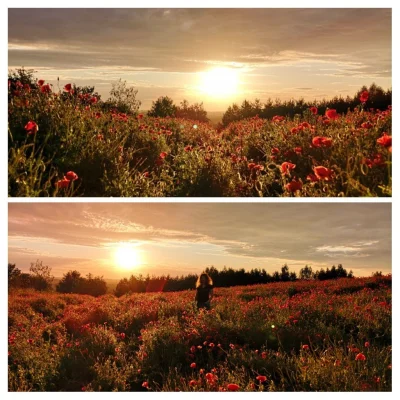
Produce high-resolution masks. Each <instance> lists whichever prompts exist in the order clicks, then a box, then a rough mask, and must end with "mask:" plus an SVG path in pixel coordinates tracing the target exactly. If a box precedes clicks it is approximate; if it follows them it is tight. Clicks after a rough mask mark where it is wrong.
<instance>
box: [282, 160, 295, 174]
mask: <svg viewBox="0 0 400 400" xmlns="http://www.w3.org/2000/svg"><path fill="white" fill-rule="evenodd" d="M295 168H296V164H292V163H290V162H286V161H285V162H284V163H282V165H281V171H282V174H284V175H286V174H288V173H290V171H292V170H293V169H295Z"/></svg>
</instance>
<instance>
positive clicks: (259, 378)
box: [256, 375, 267, 383]
mask: <svg viewBox="0 0 400 400" xmlns="http://www.w3.org/2000/svg"><path fill="white" fill-rule="evenodd" d="M256 379H257V380H258V381H259V382H260V383H262V382H265V381H266V380H267V377H266V376H264V375H259V376H257V378H256Z"/></svg>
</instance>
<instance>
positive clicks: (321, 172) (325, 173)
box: [313, 166, 334, 181]
mask: <svg viewBox="0 0 400 400" xmlns="http://www.w3.org/2000/svg"><path fill="white" fill-rule="evenodd" d="M313 170H314V174H315V176H316V177H317V178H318V179H319V180H324V181H330V180H331V179H332V175H333V173H334V172H333V170H331V169H329V168H326V167H323V166H318V167H314V168H313Z"/></svg>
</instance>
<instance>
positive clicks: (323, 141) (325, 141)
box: [312, 136, 332, 147]
mask: <svg viewBox="0 0 400 400" xmlns="http://www.w3.org/2000/svg"><path fill="white" fill-rule="evenodd" d="M312 145H313V146H314V147H331V146H332V139H330V138H327V137H322V136H315V137H314V138H313V139H312Z"/></svg>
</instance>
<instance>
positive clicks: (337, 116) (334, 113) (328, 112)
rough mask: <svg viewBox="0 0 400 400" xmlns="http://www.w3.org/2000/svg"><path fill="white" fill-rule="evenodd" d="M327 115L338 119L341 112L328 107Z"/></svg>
mask: <svg viewBox="0 0 400 400" xmlns="http://www.w3.org/2000/svg"><path fill="white" fill-rule="evenodd" d="M325 115H326V116H327V117H328V118H329V119H338V118H339V114H338V113H337V112H336V110H334V109H328V110H326V112H325Z"/></svg>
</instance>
